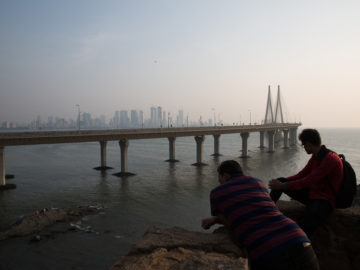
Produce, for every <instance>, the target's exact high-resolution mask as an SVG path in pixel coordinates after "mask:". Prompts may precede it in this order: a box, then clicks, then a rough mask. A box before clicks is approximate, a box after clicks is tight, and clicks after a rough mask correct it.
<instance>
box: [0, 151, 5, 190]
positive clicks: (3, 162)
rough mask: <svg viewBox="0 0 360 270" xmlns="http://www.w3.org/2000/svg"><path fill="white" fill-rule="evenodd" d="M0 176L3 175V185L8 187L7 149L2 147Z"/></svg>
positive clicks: (0, 152)
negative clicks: (6, 169)
mask: <svg viewBox="0 0 360 270" xmlns="http://www.w3.org/2000/svg"><path fill="white" fill-rule="evenodd" d="M0 174H1V185H2V186H6V173H5V147H3V146H0Z"/></svg>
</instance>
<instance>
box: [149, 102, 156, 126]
mask: <svg viewBox="0 0 360 270" xmlns="http://www.w3.org/2000/svg"><path fill="white" fill-rule="evenodd" d="M156 120H157V115H156V107H151V108H150V125H151V127H155V126H156V122H157V121H156Z"/></svg>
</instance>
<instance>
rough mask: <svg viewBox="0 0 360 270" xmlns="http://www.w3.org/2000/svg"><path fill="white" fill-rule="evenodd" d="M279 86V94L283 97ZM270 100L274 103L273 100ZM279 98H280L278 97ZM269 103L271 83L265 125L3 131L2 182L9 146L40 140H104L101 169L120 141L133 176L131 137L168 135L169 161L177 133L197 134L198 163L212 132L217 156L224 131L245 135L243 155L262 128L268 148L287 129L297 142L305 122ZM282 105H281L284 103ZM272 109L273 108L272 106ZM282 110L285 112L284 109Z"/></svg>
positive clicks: (288, 140) (124, 167) (287, 140)
mask: <svg viewBox="0 0 360 270" xmlns="http://www.w3.org/2000/svg"><path fill="white" fill-rule="evenodd" d="M279 91H280V89H278V97H279ZM269 100H270V103H269ZM278 100H280V99H279V98H278ZM269 104H270V106H271V95H270V87H269V95H268V105H267V109H266V115H265V121H264V124H261V125H251V124H250V125H238V126H235V125H234V126H214V127H186V128H184V127H183V128H153V129H122V130H121V129H120V130H119V129H118V130H79V131H47V132H21V133H20V132H16V133H0V177H1V185H2V186H5V185H6V173H5V171H6V170H5V147H8V146H18V145H36V144H57V143H80V142H99V143H100V160H101V163H100V166H99V167H97V168H95V169H98V170H106V169H109V167H108V166H107V165H106V146H107V142H108V141H119V146H120V156H121V171H120V172H119V173H116V174H114V175H117V176H129V175H133V173H131V172H129V170H128V155H127V152H128V147H129V141H130V140H138V139H154V138H167V139H168V141H169V159H168V160H167V161H168V162H176V161H177V160H176V158H175V141H176V138H177V137H186V136H193V137H194V139H195V142H196V163H194V164H192V165H195V166H202V165H206V164H205V163H203V143H204V140H205V136H207V135H212V136H213V138H214V153H213V156H220V155H221V154H220V136H221V135H222V134H231V133H239V134H240V137H241V139H242V154H241V157H243V158H246V157H248V138H249V135H250V133H252V132H259V133H260V142H259V144H260V145H259V147H260V148H264V147H265V143H264V142H265V134H266V135H267V140H268V152H274V149H275V147H274V144H275V134H279V133H283V144H284V148H288V147H289V145H290V146H291V145H295V144H296V137H297V128H298V127H299V126H300V125H301V123H284V122H283V117H281V119H282V121H281V122H280V123H277V122H276V121H274V118H270V119H272V121H268V120H266V119H267V117H268V114H269V109H268V108H269ZM278 106H279V105H277V107H278ZM280 107H281V105H280ZM270 110H271V112H272V108H270ZM281 114H282V112H281Z"/></svg>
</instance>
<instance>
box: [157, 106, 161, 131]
mask: <svg viewBox="0 0 360 270" xmlns="http://www.w3.org/2000/svg"><path fill="white" fill-rule="evenodd" d="M161 119H162V108H161V107H160V106H159V107H157V117H156V126H157V127H159V126H160V125H161V124H162V121H161Z"/></svg>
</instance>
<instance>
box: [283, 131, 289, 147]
mask: <svg viewBox="0 0 360 270" xmlns="http://www.w3.org/2000/svg"><path fill="white" fill-rule="evenodd" d="M283 133H284V148H289V130H288V129H284V130H283Z"/></svg>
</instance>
